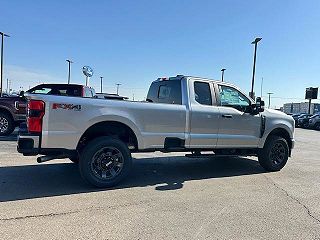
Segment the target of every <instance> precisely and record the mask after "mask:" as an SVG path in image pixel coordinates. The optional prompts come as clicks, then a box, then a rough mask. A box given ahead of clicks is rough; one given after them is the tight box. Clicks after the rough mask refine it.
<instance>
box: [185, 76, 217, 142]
mask: <svg viewBox="0 0 320 240" xmlns="http://www.w3.org/2000/svg"><path fill="white" fill-rule="evenodd" d="M189 92H190V96H189V101H190V108H191V111H190V142H189V147H190V148H214V147H215V146H216V144H217V140H218V131H219V115H220V113H219V108H218V107H217V106H216V96H215V91H214V87H213V83H212V82H210V81H200V80H199V81H198V80H193V79H190V80H189Z"/></svg>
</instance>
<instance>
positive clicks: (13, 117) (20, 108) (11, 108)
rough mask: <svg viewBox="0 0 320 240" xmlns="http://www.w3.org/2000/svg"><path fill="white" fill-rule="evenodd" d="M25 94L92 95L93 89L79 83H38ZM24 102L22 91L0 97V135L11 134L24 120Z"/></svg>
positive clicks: (93, 94)
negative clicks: (17, 94)
mask: <svg viewBox="0 0 320 240" xmlns="http://www.w3.org/2000/svg"><path fill="white" fill-rule="evenodd" d="M26 94H35V95H38V94H45V95H57V96H71V97H94V96H95V91H94V89H93V88H91V87H87V86H84V85H79V84H40V85H37V86H35V87H33V88H31V89H29V90H28V91H27V92H26ZM26 104H27V99H26V98H25V97H24V92H21V94H20V96H9V97H1V98H0V136H7V135H9V134H11V133H12V132H13V130H14V129H15V127H17V126H19V124H20V123H22V122H24V121H26Z"/></svg>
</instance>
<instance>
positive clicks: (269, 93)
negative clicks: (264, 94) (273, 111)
mask: <svg viewBox="0 0 320 240" xmlns="http://www.w3.org/2000/svg"><path fill="white" fill-rule="evenodd" d="M272 94H273V93H272V92H268V95H269V103H268V108H270V100H271V95H272Z"/></svg>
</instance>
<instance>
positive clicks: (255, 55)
mask: <svg viewBox="0 0 320 240" xmlns="http://www.w3.org/2000/svg"><path fill="white" fill-rule="evenodd" d="M261 39H262V38H256V39H255V40H254V41H253V42H252V43H251V44H254V57H253V70H252V82H251V92H250V97H251V98H252V99H254V92H253V88H254V75H255V73H256V58H257V46H258V42H260V41H261Z"/></svg>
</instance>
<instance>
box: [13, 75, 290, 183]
mask: <svg viewBox="0 0 320 240" xmlns="http://www.w3.org/2000/svg"><path fill="white" fill-rule="evenodd" d="M27 98H28V101H29V102H28V113H29V114H28V121H27V129H22V130H21V132H20V133H19V138H18V151H19V152H20V153H23V154H24V155H33V156H36V155H38V154H41V155H42V156H40V157H38V158H37V161H38V162H44V161H49V160H52V159H55V158H70V159H71V160H72V161H74V162H78V164H79V170H80V174H81V176H82V177H83V179H84V180H86V181H87V182H89V183H91V184H93V185H94V186H97V187H111V186H113V185H115V184H117V183H118V182H119V181H120V180H122V179H123V178H124V177H125V176H127V174H128V173H129V172H130V171H133V170H132V169H131V166H132V158H131V153H132V152H153V151H162V152H178V151H187V152H191V155H188V156H191V157H203V155H202V154H201V151H212V152H213V153H215V154H216V155H244V156H258V159H259V163H260V165H261V166H262V167H263V168H264V169H265V170H267V171H279V170H280V169H282V168H283V167H284V166H285V164H286V162H287V160H288V158H289V156H290V155H291V150H292V148H293V147H294V120H293V118H292V117H291V116H288V115H286V114H285V113H282V112H280V111H276V110H272V109H266V110H264V102H263V101H261V99H260V98H257V100H256V101H254V100H252V99H251V98H250V97H248V96H247V95H246V94H245V93H244V92H243V91H241V90H240V89H239V88H237V87H236V86H234V85H232V84H230V83H226V82H220V81H214V80H210V79H205V78H199V77H190V76H182V75H178V76H176V77H171V78H161V79H158V80H157V81H154V82H153V83H152V84H151V86H150V89H149V92H148V96H147V102H133V101H119V100H111V99H98V98H90V99H83V98H69V97H65V96H49V95H36V94H28V96H27ZM212 155H213V154H212ZM205 156H207V155H205Z"/></svg>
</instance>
